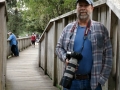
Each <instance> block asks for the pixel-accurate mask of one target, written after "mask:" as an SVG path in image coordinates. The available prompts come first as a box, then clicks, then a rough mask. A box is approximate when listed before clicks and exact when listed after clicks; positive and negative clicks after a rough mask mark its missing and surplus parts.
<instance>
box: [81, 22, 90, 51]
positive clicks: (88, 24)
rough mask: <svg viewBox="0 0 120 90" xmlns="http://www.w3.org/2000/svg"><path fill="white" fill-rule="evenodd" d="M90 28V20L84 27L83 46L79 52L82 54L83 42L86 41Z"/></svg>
mask: <svg viewBox="0 0 120 90" xmlns="http://www.w3.org/2000/svg"><path fill="white" fill-rule="evenodd" d="M90 26H91V20H89V21H88V23H87V26H86V29H85V32H84V37H83V45H82V48H81V52H82V50H83V48H84V43H85V40H86V38H87V36H88V32H89V30H90Z"/></svg>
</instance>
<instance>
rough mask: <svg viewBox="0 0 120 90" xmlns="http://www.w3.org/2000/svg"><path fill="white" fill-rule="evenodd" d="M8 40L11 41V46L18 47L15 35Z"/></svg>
mask: <svg viewBox="0 0 120 90" xmlns="http://www.w3.org/2000/svg"><path fill="white" fill-rule="evenodd" d="M8 40H10V46H12V45H17V39H16V36H15V35H14V34H13V33H12V34H11V35H10V36H9V38H8Z"/></svg>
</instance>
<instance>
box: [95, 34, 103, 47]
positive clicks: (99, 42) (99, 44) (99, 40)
mask: <svg viewBox="0 0 120 90" xmlns="http://www.w3.org/2000/svg"><path fill="white" fill-rule="evenodd" d="M96 40H97V47H98V48H100V49H101V48H103V46H104V37H103V35H101V34H97V35H96Z"/></svg>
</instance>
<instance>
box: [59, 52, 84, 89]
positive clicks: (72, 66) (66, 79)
mask: <svg viewBox="0 0 120 90" xmlns="http://www.w3.org/2000/svg"><path fill="white" fill-rule="evenodd" d="M67 56H69V59H70V60H69V63H68V65H67V66H66V69H65V71H64V74H63V77H62V79H61V81H60V85H61V86H63V87H64V88H67V89H70V87H71V84H72V80H73V77H74V74H75V71H76V67H77V65H78V60H80V59H82V55H81V54H78V53H71V52H67V55H66V57H67Z"/></svg>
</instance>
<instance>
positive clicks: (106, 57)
mask: <svg viewBox="0 0 120 90" xmlns="http://www.w3.org/2000/svg"><path fill="white" fill-rule="evenodd" d="M75 23H76V22H72V23H69V24H68V25H67V26H66V27H65V28H64V29H63V31H62V34H61V35H60V38H59V40H58V43H57V46H56V54H57V56H58V57H59V59H60V60H61V61H63V62H65V59H66V52H67V51H71V52H72V51H73V46H74V39H75V36H76V31H77V28H78V23H77V24H76V26H75V29H74V32H71V29H72V27H73V25H75ZM90 31H91V34H90V37H91V39H90V40H91V43H92V56H93V66H92V70H91V88H92V90H95V88H96V87H97V85H98V83H100V84H101V85H104V84H105V82H106V80H107V79H108V77H109V75H110V72H111V68H112V45H111V41H110V38H109V35H108V31H107V29H106V28H105V26H104V25H103V24H101V23H99V22H96V21H93V20H91V26H90ZM71 34H73V35H72V37H71ZM70 37H71V39H70Z"/></svg>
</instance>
